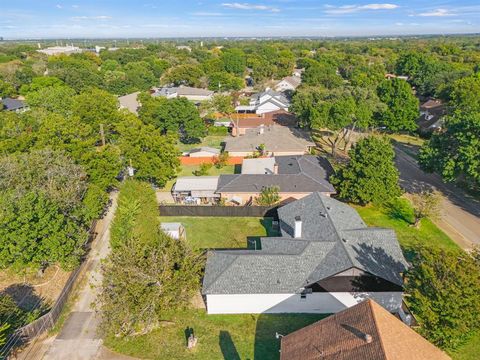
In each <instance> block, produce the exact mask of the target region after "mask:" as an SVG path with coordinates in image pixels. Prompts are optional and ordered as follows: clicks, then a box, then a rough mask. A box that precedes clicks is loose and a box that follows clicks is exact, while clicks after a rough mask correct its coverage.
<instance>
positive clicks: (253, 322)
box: [105, 310, 325, 360]
mask: <svg viewBox="0 0 480 360" xmlns="http://www.w3.org/2000/svg"><path fill="white" fill-rule="evenodd" d="M324 317H325V315H311V314H260V315H253V314H252V315H251V314H245V315H207V314H206V312H205V311H204V310H187V311H179V312H177V313H176V314H172V315H171V316H166V317H165V320H168V321H170V322H169V323H166V324H165V325H164V326H163V327H162V328H160V329H158V330H155V331H153V332H151V333H150V334H148V335H144V336H138V337H134V338H130V339H118V338H113V339H112V338H110V339H106V340H105V341H106V345H107V346H108V347H110V348H112V349H114V350H115V351H118V352H121V353H124V354H127V355H131V356H137V357H141V358H148V359H200V360H211V359H228V360H240V359H242V360H244V359H250V360H270V359H272V360H277V359H279V349H280V340H278V339H276V338H275V333H276V332H278V333H280V334H282V335H287V334H289V333H291V332H293V331H295V330H298V329H300V328H302V327H304V326H306V325H309V324H311V323H314V322H315V321H318V320H320V319H322V318H324ZM187 328H192V329H193V332H194V334H195V336H197V337H198V343H197V346H196V348H195V349H193V350H187V349H186V336H185V333H186V329H187Z"/></svg>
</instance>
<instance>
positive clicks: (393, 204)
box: [386, 198, 415, 224]
mask: <svg viewBox="0 0 480 360" xmlns="http://www.w3.org/2000/svg"><path fill="white" fill-rule="evenodd" d="M386 208H387V209H388V213H389V215H390V216H391V217H393V218H395V219H400V220H403V221H405V222H407V223H409V224H414V223H415V213H414V210H413V207H412V205H411V204H410V201H408V200H407V199H405V198H396V199H393V200H392V201H390V202H389V203H388V204H387V205H386Z"/></svg>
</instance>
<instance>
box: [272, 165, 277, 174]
mask: <svg viewBox="0 0 480 360" xmlns="http://www.w3.org/2000/svg"><path fill="white" fill-rule="evenodd" d="M273 173H274V174H275V175H278V164H277V163H275V164H273Z"/></svg>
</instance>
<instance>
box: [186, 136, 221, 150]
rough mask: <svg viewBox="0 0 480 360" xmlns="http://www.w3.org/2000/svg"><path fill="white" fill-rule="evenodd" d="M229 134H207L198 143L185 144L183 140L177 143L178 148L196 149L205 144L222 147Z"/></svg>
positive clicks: (217, 147)
mask: <svg viewBox="0 0 480 360" xmlns="http://www.w3.org/2000/svg"><path fill="white" fill-rule="evenodd" d="M226 136H227V135H207V136H205V137H204V138H203V139H202V141H201V142H200V143H197V144H184V143H182V142H180V141H179V142H178V143H177V147H178V150H180V151H187V150H190V149H195V148H199V147H203V146H208V147H213V148H216V149H221V148H222V142H223V141H224V140H225V137H226Z"/></svg>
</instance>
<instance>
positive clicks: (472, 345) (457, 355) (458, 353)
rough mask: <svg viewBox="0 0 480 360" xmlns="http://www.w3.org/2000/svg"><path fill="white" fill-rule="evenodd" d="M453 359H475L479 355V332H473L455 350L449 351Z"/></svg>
mask: <svg viewBox="0 0 480 360" xmlns="http://www.w3.org/2000/svg"><path fill="white" fill-rule="evenodd" d="M450 356H451V357H452V358H453V359H454V360H477V359H478V358H479V357H480V332H477V333H476V334H474V335H473V336H472V337H471V338H470V339H468V341H467V342H466V343H465V344H463V345H462V346H460V347H459V348H458V349H457V350H455V351H454V352H451V353H450Z"/></svg>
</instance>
